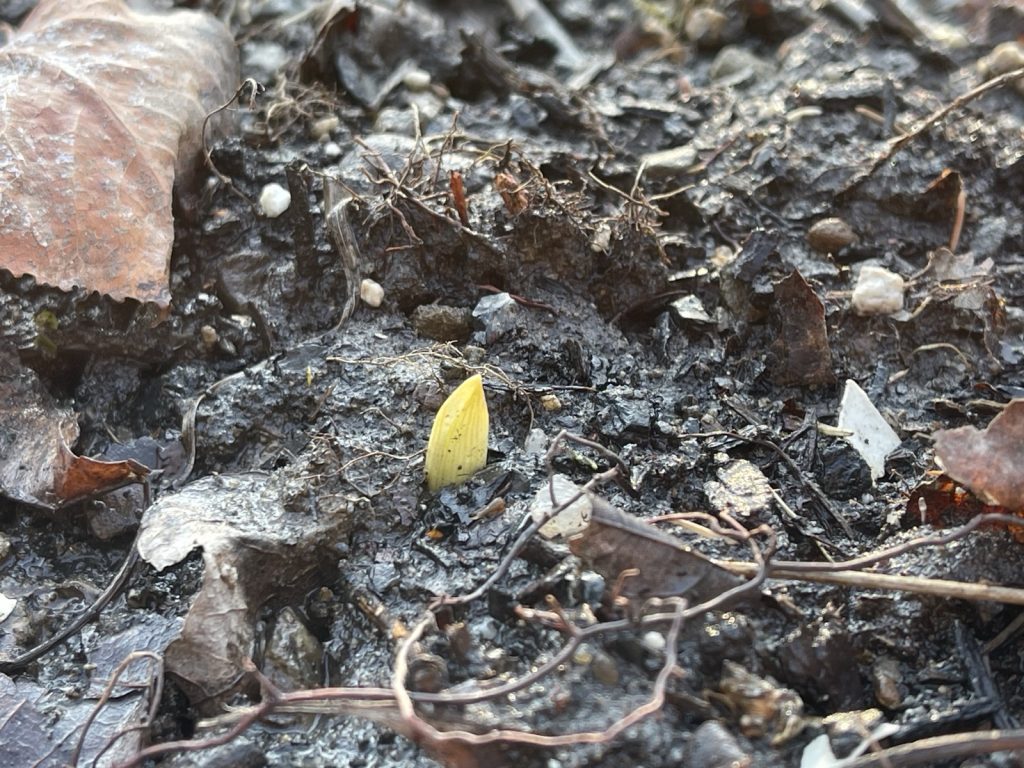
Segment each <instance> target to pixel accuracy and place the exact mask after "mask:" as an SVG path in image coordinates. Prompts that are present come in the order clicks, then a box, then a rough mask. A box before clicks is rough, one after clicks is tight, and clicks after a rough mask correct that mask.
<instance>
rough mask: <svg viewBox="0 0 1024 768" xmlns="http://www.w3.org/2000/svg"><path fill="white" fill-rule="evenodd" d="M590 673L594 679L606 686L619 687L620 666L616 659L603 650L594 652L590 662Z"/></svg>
mask: <svg viewBox="0 0 1024 768" xmlns="http://www.w3.org/2000/svg"><path fill="white" fill-rule="evenodd" d="M590 672H591V674H593V675H594V679H595V680H597V681H598V682H599V683H602V684H604V685H617V684H618V682H619V665H618V664H616V663H615V659H613V658H612V657H611V656H609V655H608V654H607V653H605V652H604V651H602V650H597V651H594V658H593V659H592V660H591V662H590Z"/></svg>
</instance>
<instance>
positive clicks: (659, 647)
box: [641, 630, 666, 653]
mask: <svg viewBox="0 0 1024 768" xmlns="http://www.w3.org/2000/svg"><path fill="white" fill-rule="evenodd" d="M641 642H642V643H643V644H644V647H645V648H647V650H649V651H651V652H652V653H661V652H662V651H664V650H665V644H666V643H665V636H664V635H663V634H661V632H655V631H654V630H651V631H650V632H645V633H644V636H643V638H642V639H641Z"/></svg>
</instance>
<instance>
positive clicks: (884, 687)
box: [871, 657, 904, 709]
mask: <svg viewBox="0 0 1024 768" xmlns="http://www.w3.org/2000/svg"><path fill="white" fill-rule="evenodd" d="M871 682H872V684H873V686H874V689H875V699H876V700H877V701H878V703H879V704H881V705H882V706H883V707H885V708H886V709H896V708H897V707H899V706H900V704H901V703H902V702H903V696H904V687H903V673H902V672H901V671H900V665H899V662H898V661H896V660H895V659H890V658H885V657H883V658H880V659H878V660H877V661H875V663H874V664H872V665H871Z"/></svg>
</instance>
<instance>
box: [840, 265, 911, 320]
mask: <svg viewBox="0 0 1024 768" xmlns="http://www.w3.org/2000/svg"><path fill="white" fill-rule="evenodd" d="M903 289H904V283H903V278H902V277H900V276H899V275H897V274H896V273H895V272H890V271H889V270H888V269H883V268H882V267H872V266H870V265H869V266H865V267H861V270H860V275H858V276H857V284H856V285H855V286H854V287H853V311H854V312H856V313H857V314H858V315H891V314H893V313H895V312H899V311H900V310H901V309H903Z"/></svg>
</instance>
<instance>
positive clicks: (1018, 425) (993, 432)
mask: <svg viewBox="0 0 1024 768" xmlns="http://www.w3.org/2000/svg"><path fill="white" fill-rule="evenodd" d="M935 460H936V461H937V462H938V463H939V465H940V466H941V467H942V468H943V470H944V471H945V472H946V474H947V475H949V476H950V477H951V478H953V479H954V480H956V481H957V482H958V483H961V484H963V485H965V486H967V487H968V488H970V489H971V491H973V492H974V494H975V495H976V496H978V498H980V499H981V500H982V501H984V502H985V503H986V504H994V505H997V506H1001V507H1007V508H1008V509H1012V510H1017V511H1020V510H1024V400H1013V401H1012V402H1010V403H1009V404H1008V405H1007V406H1006V407H1005V408H1004V409H1003V412H1002V413H1000V414H999V415H998V416H996V417H995V418H994V419H992V421H991V422H989V425H988V427H986V428H985V429H984V430H979V429H977V428H976V427H972V426H967V427H958V428H957V429H941V430H939V431H938V432H936V433H935Z"/></svg>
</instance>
